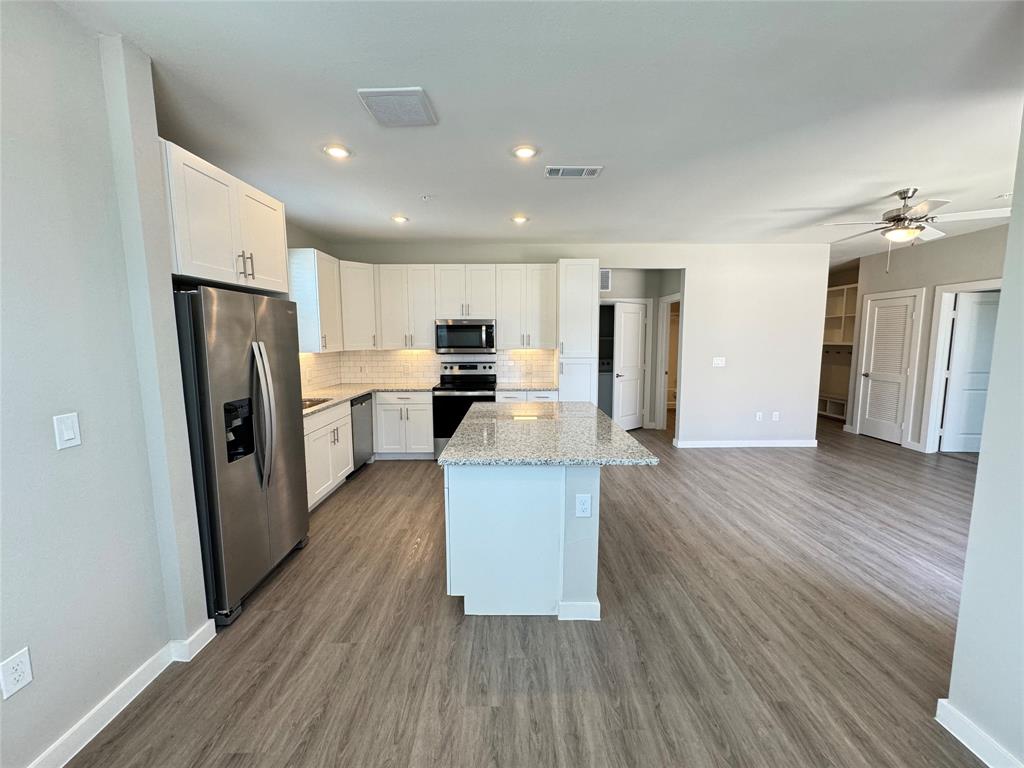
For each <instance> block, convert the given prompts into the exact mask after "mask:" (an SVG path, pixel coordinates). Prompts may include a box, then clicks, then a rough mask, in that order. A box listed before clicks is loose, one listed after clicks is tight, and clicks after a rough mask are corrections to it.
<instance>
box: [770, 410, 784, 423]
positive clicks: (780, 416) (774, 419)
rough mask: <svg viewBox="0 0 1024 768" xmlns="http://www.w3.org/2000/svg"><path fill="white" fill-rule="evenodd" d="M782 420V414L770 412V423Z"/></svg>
mask: <svg viewBox="0 0 1024 768" xmlns="http://www.w3.org/2000/svg"><path fill="white" fill-rule="evenodd" d="M781 418H782V414H781V413H779V412H778V411H772V421H778V420H779V419H781Z"/></svg>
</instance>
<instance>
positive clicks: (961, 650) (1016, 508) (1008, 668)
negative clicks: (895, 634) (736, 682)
mask: <svg viewBox="0 0 1024 768" xmlns="http://www.w3.org/2000/svg"><path fill="white" fill-rule="evenodd" d="M1022 183H1024V134H1022V136H1021V146H1020V150H1019V154H1018V157H1017V186H1018V189H1019V188H1020V187H1021V185H1022ZM1021 328H1024V195H1022V194H1018V195H1016V196H1015V198H1014V201H1013V213H1012V216H1011V219H1010V231H1009V234H1008V237H1007V242H1006V263H1005V265H1004V267H1003V289H1002V296H1001V297H1000V301H999V319H998V320H997V321H996V335H995V345H994V347H993V351H992V374H991V377H990V379H989V389H988V402H987V406H986V409H985V424H984V427H983V429H982V437H981V453H980V455H979V457H978V476H977V484H976V485H975V489H974V508H973V510H972V512H971V529H970V533H969V535H968V538H967V557H966V560H965V563H964V581H963V592H962V593H961V596H960V617H959V620H958V621H957V627H956V648H955V650H954V652H953V671H952V675H951V678H950V682H949V698H948V699H943V700H941V701H940V702H939V707H938V712H937V714H936V717H937V718H938V720H939V722H941V723H942V724H943V725H944V726H945V727H946V728H947V729H949V730H950V731H951V732H952V733H953V735H955V736H956V737H957V738H958V739H960V740H961V741H962V742H964V743H965V744H966V745H967V746H968V747H970V748H971V749H972V750H974V751H975V753H977V754H978V756H979V757H981V758H982V759H983V760H984V761H985V762H986V763H987V764H988V765H991V766H996V765H998V766H1015V765H1017V766H1019V765H1022V764H1024V479H1022V477H1021V467H1024V400H1022V399H1021V392H1024V338H1022V335H1021Z"/></svg>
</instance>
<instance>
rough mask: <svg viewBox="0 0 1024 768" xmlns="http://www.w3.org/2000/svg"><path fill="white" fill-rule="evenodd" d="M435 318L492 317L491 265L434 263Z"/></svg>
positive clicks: (493, 296)
mask: <svg viewBox="0 0 1024 768" xmlns="http://www.w3.org/2000/svg"><path fill="white" fill-rule="evenodd" d="M434 292H435V294H434V316H435V318H436V319H438V320H453V319H457V318H464V317H472V318H480V319H493V318H494V316H495V266H494V264H435V265H434Z"/></svg>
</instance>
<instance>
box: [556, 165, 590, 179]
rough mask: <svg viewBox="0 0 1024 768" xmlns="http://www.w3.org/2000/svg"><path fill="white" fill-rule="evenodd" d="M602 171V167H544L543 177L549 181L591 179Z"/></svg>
mask: <svg viewBox="0 0 1024 768" xmlns="http://www.w3.org/2000/svg"><path fill="white" fill-rule="evenodd" d="M603 170H604V166H603V165H546V166H544V175H545V176H547V177H548V178H549V179H593V178H595V177H597V176H600V175H601V171H603Z"/></svg>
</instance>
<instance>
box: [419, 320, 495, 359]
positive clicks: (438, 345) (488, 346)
mask: <svg viewBox="0 0 1024 768" xmlns="http://www.w3.org/2000/svg"><path fill="white" fill-rule="evenodd" d="M434 351H435V352H437V353H438V354H439V355H455V354H458V355H474V354H480V353H485V352H489V353H493V352H495V351H497V349H496V347H495V346H494V321H493V320H475V319H474V320H464V319H456V320H437V321H435V323H434Z"/></svg>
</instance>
